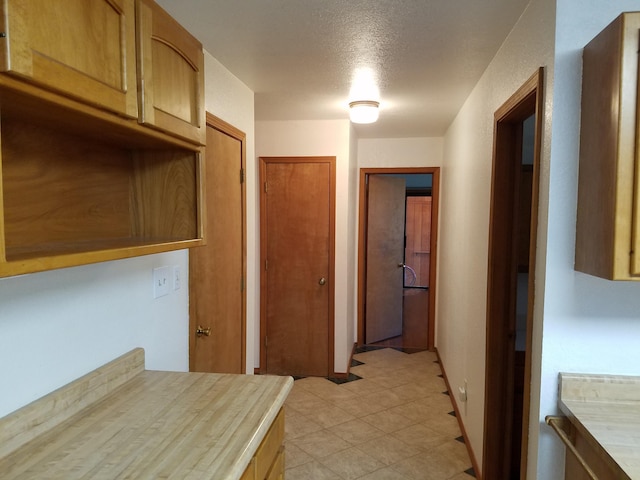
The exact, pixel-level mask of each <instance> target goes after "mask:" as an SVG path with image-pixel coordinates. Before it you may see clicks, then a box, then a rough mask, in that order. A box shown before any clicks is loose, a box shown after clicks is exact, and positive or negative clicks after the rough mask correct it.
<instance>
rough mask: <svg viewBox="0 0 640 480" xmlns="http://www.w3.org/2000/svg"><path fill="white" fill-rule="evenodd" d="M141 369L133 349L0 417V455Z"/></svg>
mask: <svg viewBox="0 0 640 480" xmlns="http://www.w3.org/2000/svg"><path fill="white" fill-rule="evenodd" d="M142 371H144V350H143V349H142V348H136V349H133V350H131V351H130V352H128V353H125V354H124V355H122V356H120V357H118V358H116V359H115V360H112V361H111V362H109V363H107V364H105V365H103V366H101V367H98V368H97V369H95V370H93V371H91V372H89V373H88V374H86V375H84V376H82V377H80V378H78V379H77V380H74V381H73V382H71V383H68V384H67V385H64V386H63V387H60V388H58V389H57V390H54V391H53V392H51V393H49V394H48V395H45V396H44V397H42V398H39V399H37V400H35V401H33V402H31V403H30V404H28V405H25V406H24V407H22V408H20V409H18V410H16V411H15V412H13V413H10V414H9V415H7V416H5V417H3V418H0V458H3V457H5V456H7V455H9V454H10V453H11V452H13V451H15V450H17V449H18V448H20V447H21V446H22V445H24V444H25V443H27V442H29V441H30V440H33V439H34V438H35V437H37V436H38V435H41V434H43V433H45V432H47V431H49V430H51V429H52V428H55V427H56V426H57V425H59V424H61V423H62V422H64V421H65V420H67V419H69V418H70V417H72V416H73V415H75V414H76V413H78V412H79V411H81V410H83V409H84V408H86V407H88V406H89V405H91V404H93V403H94V402H96V401H98V400H100V399H101V398H102V397H104V396H105V395H108V394H109V393H111V392H113V391H114V390H115V389H117V388H118V387H120V386H121V385H123V384H124V383H126V382H127V381H129V380H130V379H131V378H133V377H135V376H136V375H138V374H139V373H140V372H142Z"/></svg>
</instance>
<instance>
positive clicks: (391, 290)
mask: <svg viewBox="0 0 640 480" xmlns="http://www.w3.org/2000/svg"><path fill="white" fill-rule="evenodd" d="M405 192H406V186H405V180H404V178H400V177H390V176H383V175H371V176H370V177H369V215H368V219H367V277H366V278H367V291H366V305H365V318H366V327H365V334H366V342H367V343H375V342H379V341H381V340H385V339H387V338H391V337H396V336H398V335H402V294H403V275H404V269H403V268H402V264H403V260H404V222H405V194H406V193H405Z"/></svg>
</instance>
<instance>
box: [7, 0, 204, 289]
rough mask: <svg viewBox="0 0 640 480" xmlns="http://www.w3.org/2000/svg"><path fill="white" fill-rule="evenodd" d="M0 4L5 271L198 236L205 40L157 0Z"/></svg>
mask: <svg viewBox="0 0 640 480" xmlns="http://www.w3.org/2000/svg"><path fill="white" fill-rule="evenodd" d="M0 5H1V6H2V8H3V10H2V13H1V14H0V19H1V20H2V22H3V23H2V27H4V30H0V33H4V36H2V35H0V61H2V65H1V66H0V67H4V71H2V68H0V277H7V276H12V275H19V274H24V273H32V272H39V271H43V270H51V269H56V268H63V267H71V266H77V265H84V264H89V263H95V262H102V261H107V260H116V259H122V258H129V257H134V256H139V255H146V254H152V253H159V252H166V251H171V250H178V249H184V248H190V247H195V246H199V245H203V244H204V221H205V220H204V218H205V215H204V208H205V205H204V201H203V199H204V188H205V187H204V175H205V172H204V163H203V160H202V152H203V146H202V145H203V142H202V140H201V139H200V137H199V136H198V134H196V133H194V132H197V129H195V125H196V124H198V121H196V117H197V115H200V112H202V111H203V109H204V104H203V96H202V94H201V93H202V92H201V89H202V73H203V71H202V48H201V47H200V46H199V44H197V42H194V40H193V37H191V36H190V35H188V34H187V33H186V32H185V31H184V30H182V29H180V28H179V27H177V24H175V22H173V20H171V19H170V18H168V17H167V15H166V14H165V13H164V12H163V11H161V10H156V7H155V4H153V3H150V2H145V3H144V4H142V3H141V4H140V5H138V7H139V9H138V10H137V9H136V5H137V4H136V3H135V0H91V1H89V0H65V1H64V2H53V1H50V0H0ZM158 12H159V13H158ZM138 13H140V16H139V17H136V14H138ZM136 18H138V20H139V21H140V23H139V26H140V27H141V30H140V31H138V33H141V37H140V38H137V37H136V25H137V24H136ZM160 19H162V20H160ZM163 22H164V23H163ZM156 23H157V24H158V25H159V26H157V25H156ZM151 25H153V28H152V29H151V28H150V26H151ZM165 28H166V29H167V31H169V34H168V35H167V37H168V38H169V39H170V41H169V40H167V41H168V42H169V44H170V45H171V47H168V46H167V44H165V43H163V42H160V43H162V46H159V45H156V46H152V48H147V47H145V43H144V40H143V38H146V37H145V35H143V34H145V33H146V34H150V33H149V32H153V34H152V36H151V37H150V38H165V37H164V36H163V35H162V30H163V29H165ZM157 29H160V31H157V32H156V30H157ZM150 35H151V34H150ZM137 40H139V41H140V45H137ZM150 42H151V45H153V44H154V42H156V40H150ZM156 43H157V42H156ZM137 46H139V47H140V48H141V50H140V52H139V54H138V53H137V50H136V47H137ZM165 47H166V48H168V49H170V50H171V51H172V52H179V53H176V55H179V56H180V59H184V58H193V59H195V60H194V62H196V63H193V65H197V66H196V67H194V68H191V72H190V73H189V72H186V71H185V68H183V67H184V65H183V64H184V63H188V62H186V61H183V64H181V66H179V65H178V64H180V62H181V61H182V60H180V61H178V60H176V58H175V56H172V55H169V54H166V52H165ZM156 51H160V54H158V55H156V54H155V52H156ZM183 52H187V54H186V57H185V56H183V55H182V53H183ZM198 52H199V55H198ZM147 56H149V58H151V60H152V61H151V60H149V58H147ZM137 60H138V61H140V62H141V65H140V70H141V73H142V74H145V78H147V77H146V75H147V74H148V73H149V72H150V71H151V72H152V73H153V75H149V78H147V81H145V82H142V81H140V77H139V76H138V75H137V72H136V67H137ZM197 62H200V63H197ZM143 64H144V65H143ZM145 65H146V67H145ZM189 65H191V63H189ZM167 72H171V75H165V73H167ZM187 77H188V80H186V78H187ZM138 82H140V86H143V87H144V91H143V92H142V93H140V99H142V101H143V102H138V90H137V86H138ZM181 82H182V83H181ZM198 92H199V93H198ZM149 98H152V99H153V102H152V103H151V105H152V106H153V110H152V114H153V115H152V116H151V117H149V115H146V116H145V115H143V114H142V113H139V111H140V110H141V109H140V108H139V106H141V105H142V103H144V102H148V100H149ZM145 104H146V103H145ZM180 109H182V110H180ZM160 111H162V112H165V115H166V116H172V115H171V113H172V114H173V116H175V117H176V118H179V117H182V118H190V119H191V123H190V125H191V127H192V130H187V129H185V128H183V125H182V124H181V123H180V122H177V123H175V122H174V123H175V124H172V123H171V122H166V121H165V120H164V117H162V116H161V115H159V112H160ZM186 111H188V112H191V114H190V115H189V114H186V113H185V112H186ZM166 112H169V113H166ZM195 112H197V113H195ZM154 115H155V116H154ZM143 118H144V119H145V120H146V123H143V122H142V119H143ZM154 119H155V120H154ZM182 123H185V122H182ZM186 123H189V122H186Z"/></svg>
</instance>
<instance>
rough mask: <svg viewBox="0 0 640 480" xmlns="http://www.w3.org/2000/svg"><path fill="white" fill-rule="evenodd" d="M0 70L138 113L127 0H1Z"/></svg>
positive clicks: (127, 113)
mask: <svg viewBox="0 0 640 480" xmlns="http://www.w3.org/2000/svg"><path fill="white" fill-rule="evenodd" d="M2 3H3V9H2V13H0V21H1V28H2V29H3V32H5V33H6V37H4V38H1V39H0V42H1V43H0V69H1V70H2V71H5V72H8V73H11V74H13V75H16V76H19V77H22V78H26V79H28V80H30V81H33V82H34V83H36V84H39V85H41V86H44V87H46V88H49V89H52V90H55V91H57V92H62V93H64V94H67V95H70V96H73V97H75V98H80V99H82V100H84V101H86V102H87V103H91V104H95V105H98V106H100V107H103V108H107V109H109V110H111V111H114V112H117V113H119V114H123V115H125V116H129V117H136V116H137V115H138V106H137V93H136V76H135V75H136V72H135V66H136V59H135V21H134V4H133V0H94V1H91V2H88V1H87V0H66V1H65V2H64V5H62V4H61V3H60V2H52V1H50V0H3V2H2Z"/></svg>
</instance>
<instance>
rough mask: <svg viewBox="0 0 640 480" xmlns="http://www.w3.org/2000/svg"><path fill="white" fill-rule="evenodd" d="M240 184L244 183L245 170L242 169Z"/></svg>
mask: <svg viewBox="0 0 640 480" xmlns="http://www.w3.org/2000/svg"><path fill="white" fill-rule="evenodd" d="M240 183H244V168H241V169H240Z"/></svg>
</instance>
